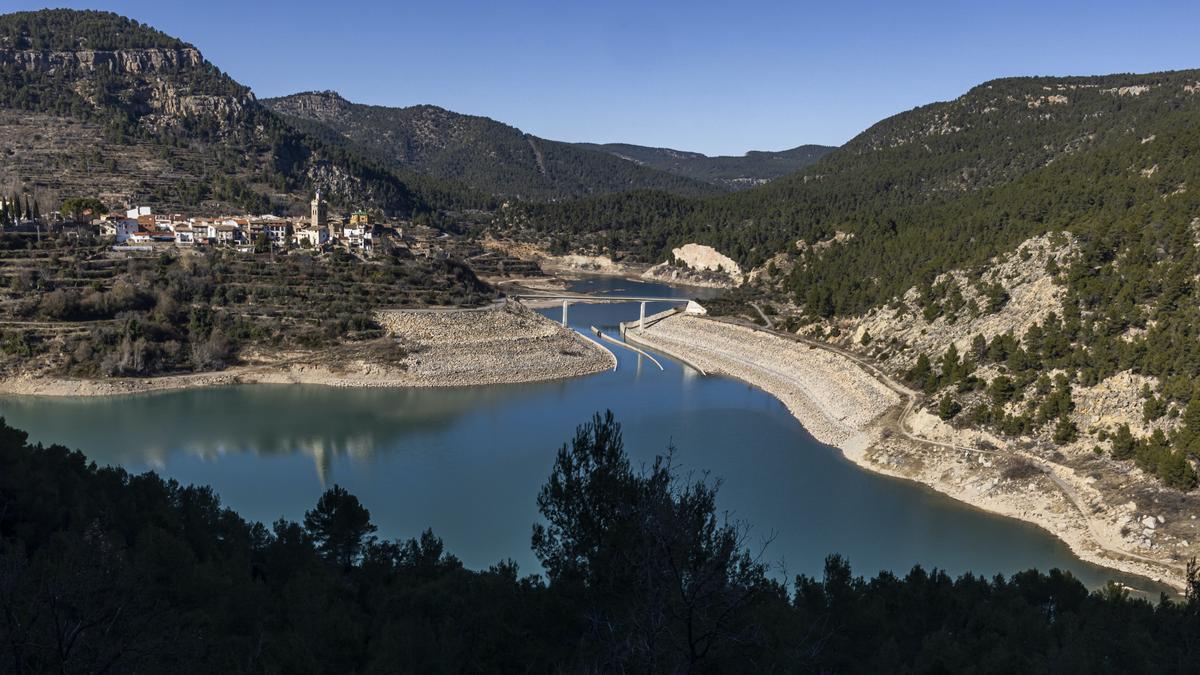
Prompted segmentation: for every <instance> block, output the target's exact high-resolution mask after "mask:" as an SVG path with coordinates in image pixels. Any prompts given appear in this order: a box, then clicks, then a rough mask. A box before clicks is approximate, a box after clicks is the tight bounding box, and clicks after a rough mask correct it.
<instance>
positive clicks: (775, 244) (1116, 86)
mask: <svg viewBox="0 0 1200 675" xmlns="http://www.w3.org/2000/svg"><path fill="white" fill-rule="evenodd" d="M1197 148H1200V71H1179V72H1169V73H1156V74H1150V75H1112V76H1104V77H1072V78H1013V79H1005V80H997V81H993V82H989V83H986V84H983V85H980V86H978V87H975V88H974V89H972V90H971V91H969V92H967V93H966V94H964V95H963V96H962V97H960V98H958V99H955V100H954V101H950V102H946V103H935V104H932V105H928V106H924V107H921V108H917V109H915V110H913V111H910V112H907V113H902V114H900V115H897V116H895V117H892V118H889V119H887V120H884V121H882V122H880V123H879V124H877V125H875V126H873V127H872V128H871V129H869V130H867V131H866V132H864V133H863V134H862V135H860V136H859V137H857V138H855V139H854V140H852V141H851V142H850V143H848V144H846V145H845V146H843V147H842V148H839V149H838V150H835V151H833V152H831V153H830V154H829V155H827V156H826V157H825V158H823V159H822V160H820V161H818V162H817V163H815V164H814V165H812V166H811V167H809V168H808V169H806V170H804V171H802V172H800V173H798V174H795V175H792V176H788V177H785V178H781V179H779V180H776V181H773V182H772V183H769V184H768V185H765V186H763V187H761V188H756V189H753V190H747V191H744V192H739V193H736V194H733V195H729V196H726V197H721V198H717V199H710V200H690V199H683V198H679V197H674V196H669V195H662V194H659V193H638V194H631V195H621V196H617V197H611V198H595V199H590V200H584V201H579V202H574V203H570V204H562V205H532V206H528V207H525V208H523V209H510V210H508V211H507V212H506V213H505V217H506V218H505V224H506V226H507V227H508V228H509V231H510V232H513V233H515V234H516V236H523V237H528V238H533V239H540V240H543V241H550V242H564V241H570V242H572V243H573V244H574V245H575V246H577V247H581V246H587V245H590V247H592V248H593V250H596V251H606V252H608V253H609V254H614V255H618V256H619V255H622V254H626V255H633V256H635V257H640V258H642V259H644V260H648V261H654V260H663V259H665V255H666V252H667V251H669V250H670V249H671V248H672V247H674V246H679V245H680V244H683V243H686V242H692V241H695V242H700V243H705V244H711V245H713V246H714V247H716V248H717V249H718V250H719V251H721V252H722V253H725V254H727V255H730V256H732V257H734V258H735V259H737V260H739V261H740V262H742V263H743V264H745V265H747V266H758V268H759V270H758V273H757V274H755V275H753V276H754V278H755V282H754V283H752V284H749V285H748V286H747V287H745V288H743V289H741V290H740V291H739V293H738V295H737V296H735V297H740V298H742V299H743V300H758V301H760V302H763V301H765V302H768V303H772V305H773V306H776V305H777V306H778V308H779V309H780V310H781V311H784V313H785V314H786V316H787V319H786V321H785V320H783V319H782V318H781V319H777V321H778V322H780V323H783V325H785V326H787V327H789V328H791V329H793V330H802V331H805V330H806V331H808V332H809V334H813V335H817V336H819V337H826V338H830V339H837V340H841V341H843V342H844V341H845V340H846V338H845V337H840V338H839V337H838V336H839V335H841V333H840V330H841V328H842V327H846V326H858V327H860V328H859V330H858V332H856V333H855V335H856V336H858V337H859V338H861V344H860V343H858V342H856V343H855V344H853V345H852V346H853V347H854V348H856V349H862V350H864V351H870V352H871V353H873V354H875V355H876V356H877V357H878V358H880V359H883V360H885V361H887V362H888V363H892V364H895V365H897V366H900V367H902V368H905V369H907V368H908V367H910V366H912V367H913V368H914V370H911V371H908V372H907V376H908V378H909V380H910V382H912V383H913V384H915V385H916V386H918V387H919V388H921V389H924V390H925V391H926V392H927V393H929V394H930V395H931V396H935V397H936V401H937V402H938V403H939V404H940V412H941V414H942V416H943V418H944V419H947V420H951V419H952V420H953V421H954V423H955V424H957V425H967V426H972V427H976V428H984V429H988V430H991V431H993V432H995V433H998V434H1000V436H1001V437H1002V438H1007V439H1009V440H1010V441H1012V442H1016V441H1017V440H1018V439H1028V438H1031V437H1032V438H1034V439H1039V440H1044V441H1045V442H1046V443H1048V444H1052V446H1051V447H1053V445H1058V446H1060V447H1063V448H1068V447H1069V448H1071V449H1072V450H1071V452H1072V453H1075V454H1068V457H1069V458H1073V459H1070V461H1071V462H1074V464H1077V465H1078V466H1077V467H1076V468H1077V469H1082V468H1083V467H1084V466H1085V465H1088V464H1092V463H1094V462H1092V461H1091V460H1090V459H1087V458H1085V457H1084V456H1083V453H1086V455H1087V457H1088V458H1090V457H1092V455H1093V454H1095V455H1096V456H1101V455H1102V456H1111V457H1112V458H1115V459H1117V460H1120V462H1125V463H1120V462H1118V464H1116V465H1112V466H1106V467H1104V468H1103V469H1101V471H1100V473H1099V474H1097V475H1117V474H1116V473H1113V472H1122V471H1127V470H1128V467H1129V466H1130V465H1136V466H1137V467H1138V468H1141V469H1142V470H1144V471H1145V472H1147V473H1149V474H1153V475H1156V476H1157V477H1158V478H1159V479H1161V481H1162V483H1163V484H1165V485H1167V486H1170V487H1172V488H1174V489H1178V490H1183V491H1187V490H1191V489H1193V488H1194V487H1195V486H1196V485H1197V483H1198V482H1200V481H1198V477H1197V469H1198V468H1200V390H1197V389H1196V388H1195V384H1194V383H1195V381H1196V377H1197V375H1198V374H1200V348H1198V347H1197V345H1200V310H1198V309H1197V308H1198V307H1200V288H1198V287H1197V284H1196V281H1195V280H1196V279H1197V278H1200V255H1198V253H1197V246H1198V245H1200V154H1197V152H1196V149H1197ZM1055 233H1064V236H1063V237H1060V238H1059V240H1060V243H1057V244H1056V243H1053V242H1054V241H1055V240H1054V239H1053V238H1051V239H1050V240H1049V241H1050V242H1051V243H1049V244H1039V245H1038V246H1034V247H1032V249H1035V250H1036V249H1039V248H1045V247H1046V246H1050V247H1051V248H1052V249H1053V251H1054V252H1055V253H1054V255H1053V256H1051V257H1052V258H1053V260H1052V261H1051V262H1047V263H1046V270H1045V274H1046V275H1047V281H1048V283H1049V285H1048V286H1047V287H1046V288H1045V289H1044V291H1043V292H1044V293H1048V294H1049V295H1047V296H1046V298H1047V301H1048V302H1051V303H1052V304H1053V307H1052V308H1042V309H1040V310H1039V311H1038V313H1037V314H1033V315H1030V320H1031V321H1032V322H1033V323H1032V325H1026V324H1027V323H1028V322H1025V323H1022V324H1021V328H1020V330H1019V331H1016V332H1015V333H1014V332H1013V331H1012V330H1011V329H1010V330H1009V332H1008V333H1004V331H1003V330H1000V332H1001V333H1002V334H996V333H995V331H996V330H998V329H997V328H996V324H995V322H992V324H990V325H991V327H990V328H988V330H989V331H991V332H990V333H989V334H987V335H980V336H979V337H978V339H975V340H974V341H973V342H972V336H971V335H970V334H967V335H965V336H964V335H959V333H960V332H961V331H959V330H958V329H954V330H950V329H943V328H942V327H943V326H947V325H953V324H955V323H956V322H957V323H958V324H959V325H962V326H973V325H976V324H979V325H984V324H987V322H986V321H985V319H986V317H987V316H988V315H989V314H991V313H995V312H998V311H1000V310H1001V309H1002V308H1003V307H1004V305H1005V303H1006V302H1007V301H1008V298H1009V294H1008V291H1007V290H1006V287H1011V286H1012V282H1011V280H1008V279H1005V278H1002V277H1000V276H998V275H996V274H995V273H993V268H994V267H995V266H996V265H998V264H999V261H1001V260H1003V259H1005V258H1006V257H1011V256H1012V255H1015V251H1016V249H1017V247H1018V246H1019V245H1020V244H1021V243H1022V242H1026V241H1029V240H1031V239H1033V238H1035V237H1042V236H1043V235H1053V234H1055ZM1068 241H1069V242H1071V243H1070V245H1067V244H1065V243H1062V242H1068ZM1020 255H1021V256H1022V257H1023V258H1028V257H1029V256H1031V255H1032V253H1031V251H1029V250H1027V251H1025V252H1024V253H1022V254H1020ZM951 272H954V275H953V276H951V275H949V273H951ZM1027 273H1028V270H1026V271H1025V272H1022V274H1027ZM1055 289H1061V290H1055ZM727 307H730V308H733V311H736V303H735V304H733V305H728V306H727ZM1017 311H1018V312H1019V311H1022V309H1021V308H1018V310H1017ZM885 315H886V317H888V318H887V319H886V320H884V319H881V318H879V317H882V316H885ZM859 317H862V318H861V320H860V318H859ZM906 317H912V318H911V319H906ZM906 322H907V323H912V322H922V323H919V324H918V325H920V326H921V327H924V328H925V329H926V330H929V331H933V330H936V331H938V332H940V333H943V334H946V335H947V336H949V337H948V339H949V340H951V341H957V342H959V344H958V345H957V349H955V345H954V344H947V343H942V344H933V343H932V342H930V341H928V340H925V339H923V338H921V337H920V336H919V335H916V334H915V333H914V334H910V333H909V331H907V329H906V328H905V326H906V325H907V323H906ZM868 325H873V326H875V330H874V331H871V332H870V333H869V334H867V333H863V330H865V329H866V328H865V327H867V326H868ZM806 326H807V328H806ZM962 330H968V329H967V328H963V329H962ZM899 332H904V333H905V337H904V338H903V339H901V338H900V337H899V335H898V333H899ZM864 336H865V337H864ZM868 343H869V346H868ZM918 343H919V346H918ZM972 344H973V345H975V346H976V347H977V348H972V349H971V352H970V353H967V350H966V348H967V346H968V345H972ZM848 346H850V345H848ZM917 351H922V352H923V353H920V354H918V353H917ZM918 356H920V357H921V358H922V359H924V361H919V362H917V363H916V365H915V366H913V364H914V361H916V360H917V357H918ZM976 369H978V371H979V372H976ZM1123 372H1128V373H1132V374H1133V375H1134V376H1136V377H1146V378H1149V379H1147V380H1145V381H1144V386H1143V385H1139V386H1140V387H1141V389H1142V391H1141V393H1140V395H1138V397H1137V398H1138V402H1137V405H1138V406H1139V407H1140V406H1141V405H1142V404H1143V402H1144V405H1145V413H1144V415H1143V414H1141V413H1140V412H1139V413H1137V414H1135V415H1133V416H1130V415H1128V414H1126V413H1121V414H1120V415H1118V416H1116V417H1112V418H1109V419H1107V420H1105V421H1103V423H1096V422H1093V423H1092V424H1093V425H1092V426H1090V427H1080V426H1079V424H1080V422H1081V420H1082V419H1083V418H1081V417H1079V414H1078V413H1077V412H1076V404H1075V402H1074V400H1073V398H1072V396H1073V395H1072V389H1073V388H1074V389H1075V391H1074V396H1080V395H1087V394H1086V391H1085V390H1084V389H1083V388H1090V387H1094V386H1098V385H1100V384H1101V383H1103V382H1105V381H1106V380H1107V379H1108V378H1111V377H1114V376H1116V375H1117V374H1118V373H1123ZM898 374H901V375H904V374H906V373H905V371H904V370H902V371H900V372H899V373H898ZM1056 378H1057V380H1056ZM1055 381H1057V382H1058V384H1055ZM1105 386H1109V385H1105ZM959 410H963V411H965V413H964V414H963V415H962V416H958V411H959ZM1143 418H1144V419H1143ZM1113 420H1115V422H1114V421H1113ZM1131 426H1132V427H1135V433H1134V434H1133V435H1132V436H1131V435H1130V429H1129V427H1131ZM1138 428H1140V429H1141V431H1140V432H1138V431H1137V429H1138ZM1114 438H1115V440H1114ZM1047 452H1049V450H1048V451H1047ZM1087 470H1089V471H1095V470H1096V468H1095V467H1091V468H1088V469H1087ZM1114 490H1115V491H1116V494H1118V495H1119V493H1120V491H1119V490H1118V489H1117V488H1116V486H1114Z"/></svg>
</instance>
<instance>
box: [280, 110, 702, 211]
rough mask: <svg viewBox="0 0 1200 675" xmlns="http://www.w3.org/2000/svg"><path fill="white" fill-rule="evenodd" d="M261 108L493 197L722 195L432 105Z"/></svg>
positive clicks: (407, 167)
mask: <svg viewBox="0 0 1200 675" xmlns="http://www.w3.org/2000/svg"><path fill="white" fill-rule="evenodd" d="M263 104H264V105H266V106H267V107H269V108H270V109H271V110H274V111H275V112H276V113H279V114H281V115H283V116H284V117H286V118H287V119H288V120H289V121H291V123H292V124H293V125H295V126H296V127H297V128H299V129H304V130H305V131H307V132H308V133H310V134H313V135H316V136H320V137H322V138H325V139H327V140H328V141H330V142H336V140H337V139H340V140H341V142H342V143H343V144H344V145H345V146H346V147H350V148H354V149H355V150H356V151H358V152H361V153H364V154H369V155H371V156H372V157H375V158H377V159H379V160H381V161H385V162H388V163H389V165H390V166H393V167H397V168H401V169H404V170H409V171H417V172H420V173H424V174H428V175H430V176H433V177H435V178H440V179H446V180H453V181H458V182H461V183H464V184H466V185H470V186H471V187H473V188H475V189H478V190H481V191H485V192H488V193H491V194H495V195H501V196H506V197H519V198H523V199H535V200H557V199H565V198H573V197H583V196H588V195H600V194H608V193H616V192H625V191H629V190H638V189H658V190H664V191H667V192H671V193H673V194H680V195H688V196H705V195H715V194H719V193H720V192H722V191H723V190H722V189H720V188H717V187H715V186H714V185H711V184H709V183H708V182H705V181H703V180H701V179H694V178H690V177H687V176H681V175H675V174H674V173H668V172H666V171H659V170H657V169H656V168H652V167H647V166H641V165H639V164H637V163H631V162H627V161H624V160H623V159H621V158H619V157H614V156H612V155H611V154H610V153H607V152H598V151H595V150H591V149H587V148H582V147H579V146H576V145H572V144H570V143H560V142H558V141H550V140H546V139H543V138H538V137H537V136H533V135H531V134H527V133H524V132H522V131H521V130H520V129H517V128H515V127H511V126H509V125H507V124H503V123H501V122H497V121H495V120H492V119H489V118H487V117H477V116H473V115H462V114H459V113H455V112H451V111H449V110H445V109H443V108H439V107H437V106H432V105H418V106H412V107H408V108H390V107H385V106H372V105H363V104H360V103H351V102H350V101H347V100H346V99H344V98H342V97H341V96H340V95H338V94H337V93H336V92H331V91H324V92H306V93H301V94H293V95H291V96H284V97H280V98H272V99H264V100H263ZM322 127H323V128H322Z"/></svg>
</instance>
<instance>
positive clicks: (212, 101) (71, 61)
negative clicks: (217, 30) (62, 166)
mask: <svg viewBox="0 0 1200 675" xmlns="http://www.w3.org/2000/svg"><path fill="white" fill-rule="evenodd" d="M0 71H8V72H10V73H13V74H14V75H16V76H20V77H23V78H26V79H33V80H35V81H36V80H38V79H41V80H48V81H50V82H53V83H54V84H55V85H58V86H61V85H64V84H65V85H66V86H67V87H69V88H70V90H71V91H72V92H74V93H75V94H76V95H78V96H79V97H80V98H81V99H83V101H84V102H86V103H87V104H88V105H89V106H90V107H92V108H93V109H96V110H102V109H105V108H117V109H119V110H120V111H122V112H123V113H125V114H126V115H128V116H130V117H132V118H134V119H136V120H137V122H138V124H139V125H142V126H144V127H148V128H151V129H156V130H165V129H172V128H180V127H184V126H194V125H195V123H197V122H201V123H206V124H209V125H211V126H214V127H215V129H216V130H217V132H218V133H228V132H229V131H230V128H231V127H232V126H233V125H234V124H235V123H236V122H237V121H238V120H240V119H242V118H243V116H244V115H245V113H246V108H247V106H248V105H249V104H250V103H252V102H253V101H254V96H253V95H252V94H251V93H250V92H249V90H248V89H246V88H245V87H241V86H240V85H237V84H236V83H234V82H233V81H232V80H230V79H229V78H228V77H226V76H224V75H223V74H221V73H220V71H218V70H217V69H216V68H215V67H214V66H213V65H212V64H210V63H208V62H207V61H205V60H204V57H203V56H202V55H201V54H200V52H199V50H197V49H195V48H193V47H179V48H148V49H120V50H78V51H42V50H30V49H0Z"/></svg>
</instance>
